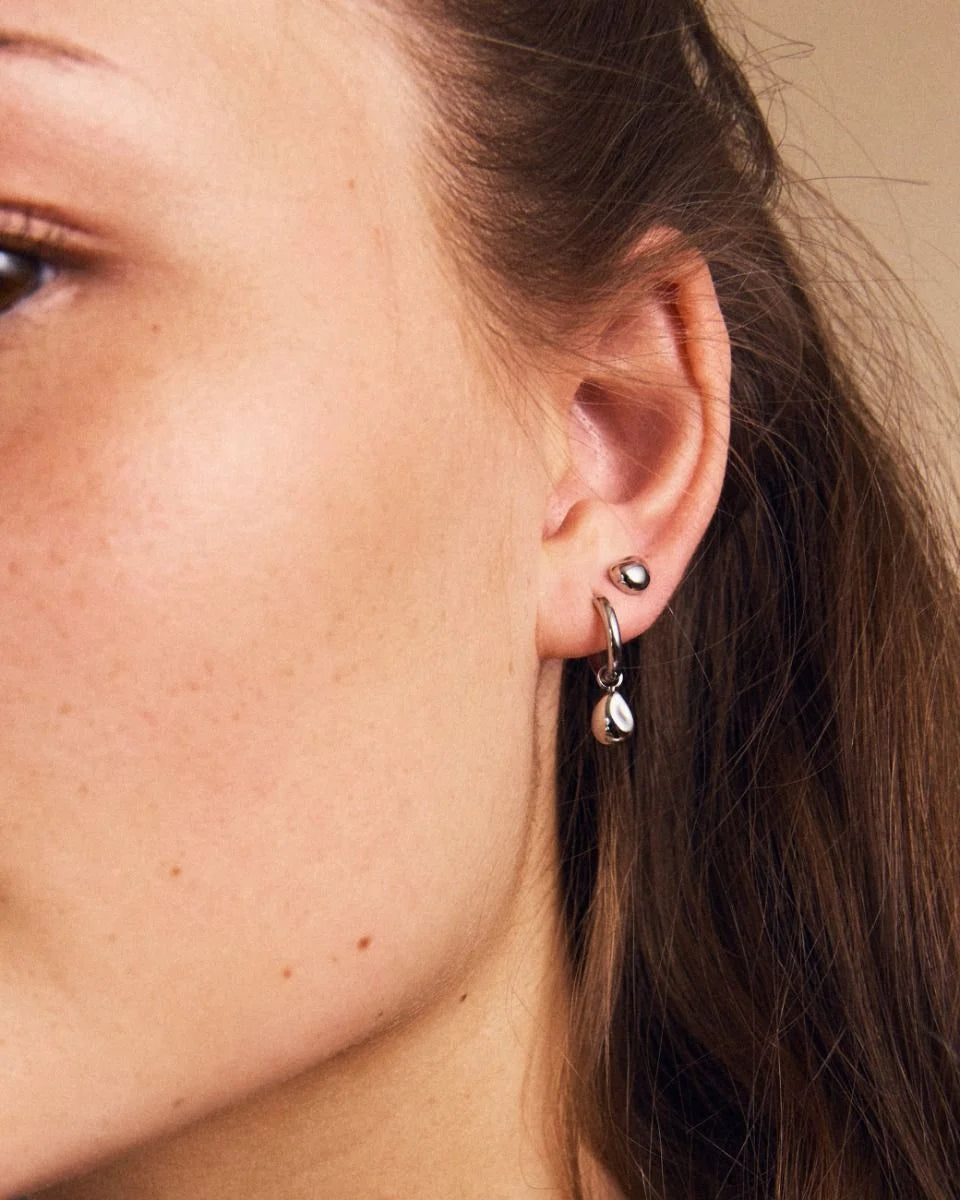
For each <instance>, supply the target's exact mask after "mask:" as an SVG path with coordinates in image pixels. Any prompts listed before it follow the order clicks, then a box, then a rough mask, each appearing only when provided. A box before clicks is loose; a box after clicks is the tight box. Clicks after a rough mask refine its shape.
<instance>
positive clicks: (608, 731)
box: [590, 692, 633, 746]
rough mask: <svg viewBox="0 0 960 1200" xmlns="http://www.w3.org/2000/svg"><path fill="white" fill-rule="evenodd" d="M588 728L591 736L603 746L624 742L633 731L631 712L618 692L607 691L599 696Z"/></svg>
mask: <svg viewBox="0 0 960 1200" xmlns="http://www.w3.org/2000/svg"><path fill="white" fill-rule="evenodd" d="M590 728H591V729H592V730H593V736H594V737H595V738H596V739H597V741H598V742H600V743H601V745H604V746H615V745H616V744H617V742H625V741H626V740H627V738H628V737H629V736H630V734H631V733H633V713H632V712H631V711H630V705H629V704H628V703H627V702H626V700H624V698H623V697H622V696H621V695H620V693H619V692H608V693H607V694H606V695H605V696H601V697H600V699H599V700H598V701H597V703H596V705H595V706H594V709H593V720H592V721H591V722H590Z"/></svg>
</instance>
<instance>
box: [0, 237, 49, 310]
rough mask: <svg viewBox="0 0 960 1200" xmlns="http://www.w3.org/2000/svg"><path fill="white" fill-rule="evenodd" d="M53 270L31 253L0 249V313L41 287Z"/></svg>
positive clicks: (13, 306)
mask: <svg viewBox="0 0 960 1200" xmlns="http://www.w3.org/2000/svg"><path fill="white" fill-rule="evenodd" d="M54 270H55V269H54V267H52V266H51V265H50V263H47V262H44V261H43V260H42V259H40V258H37V257H36V256H35V255H33V254H19V253H16V252H15V251H12V250H3V249H0V315H2V314H3V313H5V312H9V311H10V309H12V308H15V307H16V306H17V305H18V304H19V303H20V302H21V301H23V300H26V299H27V297H28V296H31V295H32V294H33V293H34V292H36V291H38V290H39V289H40V288H42V287H43V285H44V284H45V283H47V282H48V280H49V279H50V278H51V276H52V275H53V273H54Z"/></svg>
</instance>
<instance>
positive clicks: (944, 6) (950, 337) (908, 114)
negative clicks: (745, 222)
mask: <svg viewBox="0 0 960 1200" xmlns="http://www.w3.org/2000/svg"><path fill="white" fill-rule="evenodd" d="M735 2H737V4H738V8H739V11H740V13H741V14H742V17H743V24H744V26H745V28H746V32H747V35H748V37H749V39H750V41H751V43H752V44H753V46H754V47H755V48H756V49H757V51H758V52H759V54H760V56H761V57H762V59H763V60H764V61H765V62H766V63H768V64H769V65H771V66H772V67H773V69H774V70H775V71H776V73H777V75H779V76H780V77H781V78H782V79H783V80H784V83H785V86H784V87H782V88H780V87H776V88H774V89H772V90H765V91H764V92H763V100H764V105H765V107H766V108H767V110H768V114H769V117H770V119H771V121H772V123H773V125H774V127H775V128H776V129H777V130H778V132H779V133H780V135H781V136H782V138H783V143H784V149H785V151H786V153H787V156H788V158H789V159H790V160H791V161H792V162H793V163H794V165H796V166H798V167H799V168H800V169H801V171H802V173H803V174H804V176H805V177H807V178H811V179H813V178H815V179H820V180H822V181H823V182H822V186H823V187H824V188H825V189H826V190H827V191H828V193H829V195H830V196H831V198H832V199H833V201H834V202H835V203H836V204H837V205H838V207H839V208H840V209H841V210H842V211H843V212H845V213H846V214H847V215H848V216H851V217H853V218H854V219H855V220H856V222H857V224H858V225H859V226H860V227H861V228H862V229H863V230H864V232H866V233H867V235H868V236H869V237H870V239H871V241H872V242H873V243H874V245H876V246H877V247H878V248H879V249H880V250H881V252H882V253H883V254H884V256H885V258H886V259H887V261H888V262H889V263H890V265H891V267H892V268H893V269H894V271H895V272H896V274H897V275H898V276H899V277H900V278H901V279H902V280H903V281H904V282H905V283H907V284H908V285H909V287H910V289H911V290H912V291H913V293H914V294H915V295H916V296H917V297H918V298H919V299H920V301H921V303H922V304H923V306H924V308H925V310H926V313H927V314H928V316H929V318H930V320H931V321H932V322H933V324H934V325H935V327H936V329H937V331H938V333H939V335H940V337H941V339H942V342H943V344H944V346H945V348H946V351H947V356H948V361H949V363H950V366H951V368H952V370H953V372H954V376H955V377H956V376H957V375H958V374H960V370H958V365H960V0H912V3H905V2H904V0H793V2H788V0H735ZM728 11H729V6H728ZM934 386H935V388H936V391H937V393H938V394H939V395H940V396H944V389H943V387H942V384H937V385H934ZM932 390H933V389H932ZM944 399H945V400H946V401H947V403H946V405H945V407H946V408H947V414H946V415H947V421H948V424H949V426H950V428H949V429H948V431H947V433H948V437H949V441H950V443H951V451H950V456H951V459H952V462H953V464H954V466H955V467H956V468H957V473H958V477H960V412H958V407H960V406H958V404H957V402H956V400H955V399H954V400H950V399H949V397H944Z"/></svg>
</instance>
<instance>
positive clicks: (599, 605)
mask: <svg viewBox="0 0 960 1200" xmlns="http://www.w3.org/2000/svg"><path fill="white" fill-rule="evenodd" d="M593 606H594V608H595V609H596V610H597V613H598V614H599V616H600V620H601V621H602V622H603V629H604V633H605V634H606V638H607V653H606V661H605V662H603V663H601V664H600V666H599V667H595V668H594V669H595V671H596V676H597V683H598V684H599V685H600V686H601V687H602V688H603V690H604V692H606V695H605V696H601V697H600V699H599V700H598V701H597V704H596V706H595V707H594V710H593V719H592V720H591V722H590V728H591V729H592V730H593V736H594V737H595V738H596V739H597V741H598V742H600V744H601V745H603V746H613V745H616V743H617V742H623V741H625V740H626V739H627V738H628V737H629V736H630V734H631V733H633V726H634V721H633V713H632V712H631V711H630V705H629V704H628V703H627V702H626V700H624V698H623V697H622V696H621V695H620V692H619V690H618V689H619V687H620V685H621V683H623V643H622V642H621V640H620V622H619V621H618V620H617V614H616V613H615V612H614V611H613V605H612V604H611V603H610V601H609V600H608V599H607V598H606V596H594V598H593ZM591 665H592V664H591Z"/></svg>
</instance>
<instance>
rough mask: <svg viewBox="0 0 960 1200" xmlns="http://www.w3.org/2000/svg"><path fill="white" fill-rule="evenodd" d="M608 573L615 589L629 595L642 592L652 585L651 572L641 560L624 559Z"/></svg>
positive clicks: (615, 564)
mask: <svg viewBox="0 0 960 1200" xmlns="http://www.w3.org/2000/svg"><path fill="white" fill-rule="evenodd" d="M607 573H608V574H609V576H610V580H611V582H612V583H613V585H614V587H618V588H619V589H620V591H621V592H626V593H627V595H632V594H633V593H634V592H642V591H643V589H644V588H646V587H648V586H649V584H650V571H649V570H648V568H647V564H646V563H642V562H641V561H640V559H639V558H624V559H622V560H621V561H620V562H618V563H614V564H613V566H612V567H611V568H610V570H609V571H608V572H607Z"/></svg>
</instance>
